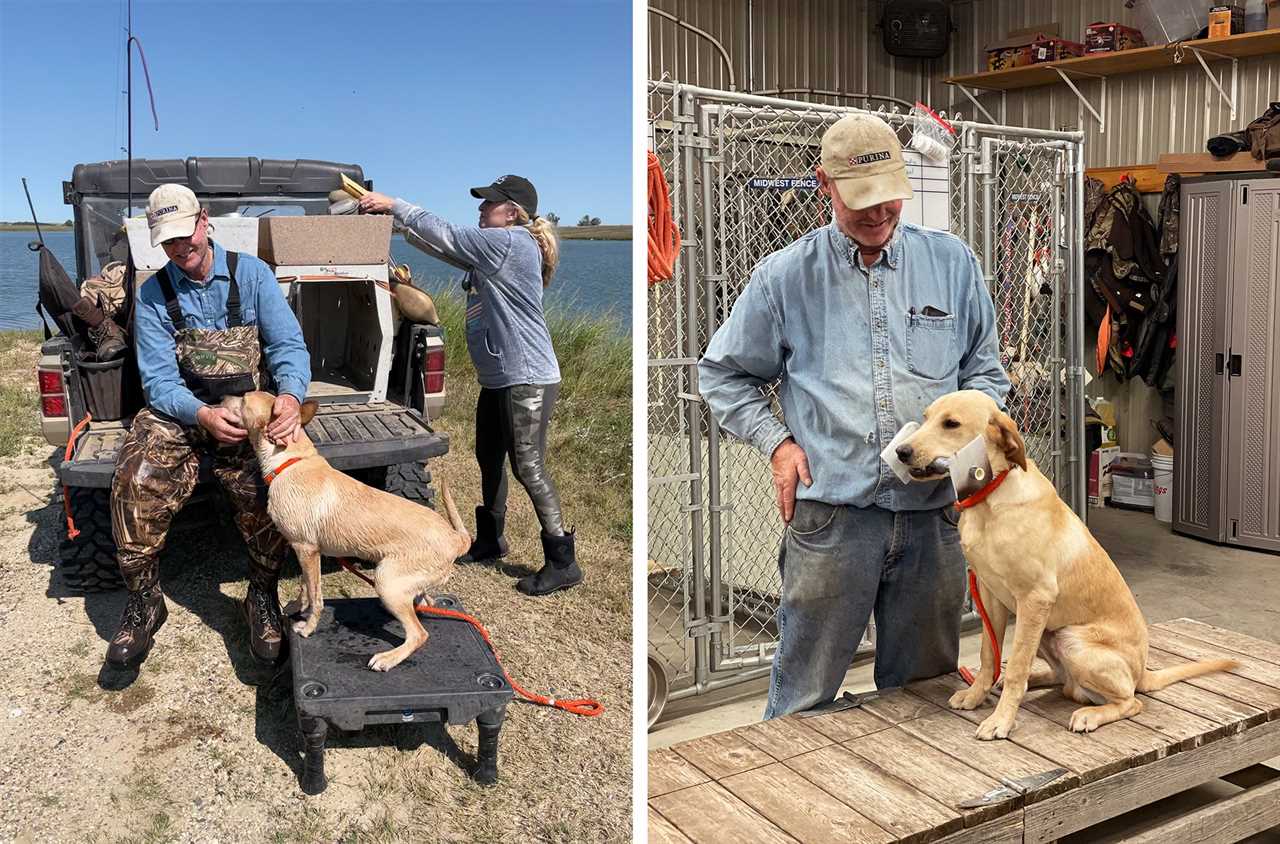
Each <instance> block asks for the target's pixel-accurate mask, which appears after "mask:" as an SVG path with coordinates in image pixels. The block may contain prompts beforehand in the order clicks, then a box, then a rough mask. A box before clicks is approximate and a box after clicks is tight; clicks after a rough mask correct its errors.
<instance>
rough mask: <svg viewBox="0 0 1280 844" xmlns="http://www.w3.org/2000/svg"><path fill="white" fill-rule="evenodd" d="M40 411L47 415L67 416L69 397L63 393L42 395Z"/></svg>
mask: <svg viewBox="0 0 1280 844" xmlns="http://www.w3.org/2000/svg"><path fill="white" fill-rule="evenodd" d="M40 412H41V413H43V414H44V415H45V416H66V415H67V397H66V396H63V395H57V396H41V397H40Z"/></svg>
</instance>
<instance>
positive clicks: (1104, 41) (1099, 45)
mask: <svg viewBox="0 0 1280 844" xmlns="http://www.w3.org/2000/svg"><path fill="white" fill-rule="evenodd" d="M1145 46H1147V42H1146V41H1145V40H1144V39H1143V37H1142V33H1141V32H1140V31H1139V30H1136V29H1134V28H1133V27H1131V26H1125V25H1124V24H1119V23H1102V22H1099V23H1091V24H1089V25H1088V26H1087V27H1085V30H1084V50H1085V52H1086V53H1114V52H1116V51H1118V50H1132V49H1134V48H1135V47H1145Z"/></svg>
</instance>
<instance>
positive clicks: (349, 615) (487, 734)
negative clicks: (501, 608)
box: [289, 595, 514, 794]
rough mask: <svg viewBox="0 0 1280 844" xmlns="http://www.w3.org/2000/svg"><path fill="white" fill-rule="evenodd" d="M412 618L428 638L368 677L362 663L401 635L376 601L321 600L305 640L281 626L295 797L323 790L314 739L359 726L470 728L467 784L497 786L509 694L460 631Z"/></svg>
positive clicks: (471, 635) (450, 602)
mask: <svg viewBox="0 0 1280 844" xmlns="http://www.w3.org/2000/svg"><path fill="white" fill-rule="evenodd" d="M433 604H434V606H437V607H440V608H442V609H449V610H457V611H459V612H462V611H463V608H462V604H461V602H459V601H458V599H457V598H455V597H453V596H452V595H441V596H439V597H437V598H435V600H434V602H433ZM419 617H420V618H421V619H422V625H423V627H425V628H426V630H427V634H428V635H429V636H430V637H431V638H430V639H429V640H428V642H427V644H426V645H424V646H423V647H422V648H420V649H419V650H418V651H417V653H415V654H413V655H412V656H410V657H409V658H408V659H406V660H405V661H404V662H402V663H400V664H399V665H397V666H396V667H395V668H393V669H391V670H390V671H387V672H382V671H373V670H371V669H369V668H368V667H367V664H368V662H369V657H371V656H373V655H374V654H375V653H378V652H380V651H385V650H387V649H388V648H392V647H395V646H397V645H399V644H400V643H401V642H403V641H404V632H403V630H402V629H401V626H400V622H398V621H396V620H395V618H393V617H392V616H391V615H390V614H389V613H388V612H387V611H386V610H385V609H384V608H383V606H382V602H381V601H380V600H378V599H377V598H346V599H338V600H334V601H326V602H325V605H324V614H323V616H322V617H321V619H320V624H319V626H318V627H316V632H315V633H313V634H312V635H311V636H310V637H309V638H306V639H304V638H302V637H301V636H299V635H298V634H297V633H294V632H293V630H292V628H290V631H289V647H290V653H291V654H292V656H291V660H292V663H293V699H294V702H295V704H296V706H297V710H298V725H299V727H301V729H302V739H303V746H304V749H305V766H304V769H303V774H302V790H303V791H304V792H306V793H307V794H319V793H320V792H322V791H324V790H325V787H326V786H327V785H328V780H327V779H326V778H325V774H324V741H325V735H326V734H327V733H328V731H329V727H330V726H333V727H336V728H338V729H340V730H347V731H357V730H361V729H364V726H365V725H366V724H421V723H426V722H431V721H439V722H441V723H444V724H465V723H467V722H468V721H473V720H474V721H475V722H476V726H477V728H478V729H479V732H480V741H479V752H478V754H477V757H478V758H477V765H476V770H475V772H474V777H475V779H476V781H477V782H480V783H483V784H485V785H488V784H491V783H494V782H496V781H497V779H498V732H499V731H500V730H501V729H502V721H503V719H504V718H505V717H506V713H507V704H508V703H509V702H510V701H511V698H512V696H513V694H514V693H513V691H512V689H511V685H510V684H509V683H508V682H507V681H506V678H505V677H504V676H503V673H502V669H501V668H500V667H499V666H498V661H497V660H496V659H495V658H494V656H493V652H492V651H490V650H489V646H488V645H486V644H485V642H484V639H483V638H482V637H481V636H480V633H479V631H477V630H476V629H475V628H474V627H472V626H471V625H470V624H467V623H466V622H465V621H460V620H456V619H451V618H443V617H440V616H430V615H421V616H419Z"/></svg>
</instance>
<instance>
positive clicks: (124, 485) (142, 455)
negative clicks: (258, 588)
mask: <svg viewBox="0 0 1280 844" xmlns="http://www.w3.org/2000/svg"><path fill="white" fill-rule="evenodd" d="M201 457H212V459H213V473H214V475H215V476H216V477H217V479H218V483H219V484H220V485H221V486H222V488H223V490H225V491H226V493H227V495H228V496H229V497H230V499H231V504H232V506H233V507H234V509H235V523H236V527H238V528H239V529H240V533H241V535H242V536H244V541H245V544H246V545H248V546H249V580H250V582H252V583H256V584H258V585H262V586H271V585H273V584H274V583H275V581H276V580H277V579H278V577H279V573H280V564H281V563H282V562H283V561H284V557H285V554H287V553H288V544H287V543H286V542H285V540H284V537H282V536H281V535H280V533H279V531H277V530H276V528H275V525H273V524H272V523H271V517H270V516H268V515H267V503H266V502H267V498H266V488H265V487H264V486H263V483H262V475H261V473H260V472H259V471H258V460H257V458H256V457H255V456H254V454H253V450H252V449H251V448H250V446H249V444H248V443H241V444H240V445H236V446H229V445H223V444H220V443H218V442H217V441H216V440H214V439H213V438H212V437H211V436H209V434H208V433H206V432H205V431H204V429H203V428H184V427H182V426H181V425H179V424H178V423H177V422H174V421H171V420H168V419H164V418H161V417H159V416H156V415H155V414H153V413H152V412H151V411H150V410H149V409H144V410H142V411H140V412H139V413H138V415H137V416H136V417H134V420H133V427H132V428H131V429H130V431H129V435H128V437H126V438H125V442H124V445H123V446H122V447H121V449H120V454H119V456H118V457H117V458H116V471H115V476H114V477H113V478H112V480H111V532H112V533H113V534H114V535H115V540H116V550H117V559H118V560H119V562H120V573H121V575H123V576H124V582H125V585H126V586H127V587H128V588H129V589H131V590H138V589H145V588H147V587H149V586H155V585H156V584H157V583H158V581H159V573H160V550H161V549H162V548H164V541H165V536H166V534H168V532H169V525H170V523H171V522H172V521H173V517H174V515H175V514H176V513H177V512H178V511H179V510H180V509H182V505H183V504H185V503H186V501H187V499H188V498H190V497H191V493H192V491H193V490H194V489H195V486H196V481H197V479H198V475H199V472H200V460H201Z"/></svg>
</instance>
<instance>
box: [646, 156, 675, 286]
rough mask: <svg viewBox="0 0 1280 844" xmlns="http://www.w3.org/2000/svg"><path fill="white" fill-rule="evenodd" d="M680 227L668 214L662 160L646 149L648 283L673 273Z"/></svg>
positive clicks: (654, 282)
mask: <svg viewBox="0 0 1280 844" xmlns="http://www.w3.org/2000/svg"><path fill="white" fill-rule="evenodd" d="M679 254H680V230H679V229H678V228H676V221H675V219H674V218H673V217H672V216H671V190H670V188H668V187H667V177H666V176H664V175H663V174H662V162H660V161H659V160H658V156H656V155H654V154H653V153H652V152H650V153H649V283H650V284H657V283H658V282H660V281H666V280H667V279H669V278H671V277H672V276H674V275H675V273H676V257H677V256H678V255H679Z"/></svg>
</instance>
